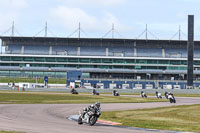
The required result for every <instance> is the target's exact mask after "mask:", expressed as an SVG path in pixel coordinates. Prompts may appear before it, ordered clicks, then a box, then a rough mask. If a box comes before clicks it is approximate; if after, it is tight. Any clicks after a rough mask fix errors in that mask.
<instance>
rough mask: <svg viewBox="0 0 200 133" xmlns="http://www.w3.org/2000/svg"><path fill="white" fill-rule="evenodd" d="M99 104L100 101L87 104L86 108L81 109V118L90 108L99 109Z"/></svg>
mask: <svg viewBox="0 0 200 133" xmlns="http://www.w3.org/2000/svg"><path fill="white" fill-rule="evenodd" d="M100 106H101V104H100V102H96V103H95V104H91V105H90V106H88V107H87V108H84V109H83V114H82V118H84V115H85V114H86V113H87V112H88V111H89V110H91V109H95V110H101V108H100Z"/></svg>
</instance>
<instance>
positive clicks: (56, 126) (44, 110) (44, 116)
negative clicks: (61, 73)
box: [0, 97, 200, 133]
mask: <svg viewBox="0 0 200 133" xmlns="http://www.w3.org/2000/svg"><path fill="white" fill-rule="evenodd" d="M176 99H177V103H176V104H170V103H169V102H158V103H115V104H102V106H101V108H102V111H112V110H129V109H141V108H155V107H166V106H174V105H190V104H200V98H183V97H182V98H176ZM88 105H89V104H0V130H12V131H24V132H27V133H102V132H105V133H134V132H135V133H152V132H154V131H147V130H137V129H129V128H119V127H112V126H105V125H95V126H88V125H86V124H83V125H78V124H77V123H76V122H75V121H70V120H68V119H66V116H70V115H75V114H78V111H79V110H82V109H83V108H84V107H86V106H88ZM160 132H162V133H166V132H167V131H160Z"/></svg>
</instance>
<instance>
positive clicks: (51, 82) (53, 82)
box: [0, 77, 66, 84]
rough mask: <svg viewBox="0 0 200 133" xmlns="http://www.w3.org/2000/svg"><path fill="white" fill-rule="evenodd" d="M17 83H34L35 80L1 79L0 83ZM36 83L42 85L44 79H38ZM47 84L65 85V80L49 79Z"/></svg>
mask: <svg viewBox="0 0 200 133" xmlns="http://www.w3.org/2000/svg"><path fill="white" fill-rule="evenodd" d="M13 82H14V83H19V82H28V83H36V78H12V77H10V78H7V77H1V78H0V83H13ZM37 82H38V83H44V78H38V79H37ZM48 83H49V84H66V78H49V79H48Z"/></svg>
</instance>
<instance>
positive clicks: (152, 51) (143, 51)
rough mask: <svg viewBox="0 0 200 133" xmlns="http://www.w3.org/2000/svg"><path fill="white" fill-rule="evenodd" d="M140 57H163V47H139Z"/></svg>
mask: <svg viewBox="0 0 200 133" xmlns="http://www.w3.org/2000/svg"><path fill="white" fill-rule="evenodd" d="M137 56H138V57H162V49H161V48H137Z"/></svg>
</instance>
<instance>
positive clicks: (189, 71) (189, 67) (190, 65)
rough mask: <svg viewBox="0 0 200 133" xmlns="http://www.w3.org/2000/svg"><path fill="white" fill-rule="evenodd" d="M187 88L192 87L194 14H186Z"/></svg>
mask: <svg viewBox="0 0 200 133" xmlns="http://www.w3.org/2000/svg"><path fill="white" fill-rule="evenodd" d="M187 55H188V56H187V88H193V57H194V15H188V42H187Z"/></svg>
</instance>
